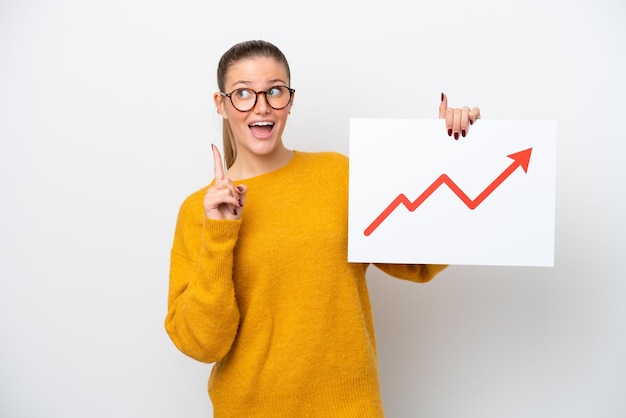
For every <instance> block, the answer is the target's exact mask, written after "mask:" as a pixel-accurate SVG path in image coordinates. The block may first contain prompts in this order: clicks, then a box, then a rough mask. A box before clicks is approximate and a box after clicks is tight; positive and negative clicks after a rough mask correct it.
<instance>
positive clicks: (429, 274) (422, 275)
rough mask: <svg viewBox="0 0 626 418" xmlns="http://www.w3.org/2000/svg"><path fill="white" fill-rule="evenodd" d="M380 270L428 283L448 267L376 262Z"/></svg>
mask: <svg viewBox="0 0 626 418" xmlns="http://www.w3.org/2000/svg"><path fill="white" fill-rule="evenodd" d="M375 266H376V267H378V268H379V269H380V270H382V271H384V272H385V273H387V274H389V275H390V276H393V277H396V278H398V279H402V280H410V281H412V282H417V283H426V282H428V281H430V280H432V279H433V277H435V276H436V275H437V274H438V273H439V272H440V271H442V270H444V269H445V268H446V267H448V266H447V265H445V264H375Z"/></svg>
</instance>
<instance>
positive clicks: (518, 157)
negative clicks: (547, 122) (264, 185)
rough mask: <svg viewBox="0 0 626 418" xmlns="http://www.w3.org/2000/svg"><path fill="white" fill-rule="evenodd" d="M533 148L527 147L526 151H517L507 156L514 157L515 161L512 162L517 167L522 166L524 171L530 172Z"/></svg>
mask: <svg viewBox="0 0 626 418" xmlns="http://www.w3.org/2000/svg"><path fill="white" fill-rule="evenodd" d="M532 150H533V149H532V148H528V149H525V150H524V151H520V152H516V153H514V154H511V155H507V157H509V158H512V159H513V160H514V161H515V162H514V163H513V164H512V165H514V166H516V167H522V169H523V170H524V173H527V172H528V163H529V162H530V153H531V152H532Z"/></svg>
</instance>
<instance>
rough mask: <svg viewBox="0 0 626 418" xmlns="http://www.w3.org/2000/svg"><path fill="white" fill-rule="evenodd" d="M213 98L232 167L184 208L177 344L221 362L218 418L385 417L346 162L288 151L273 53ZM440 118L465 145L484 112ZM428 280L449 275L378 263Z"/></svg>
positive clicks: (235, 74)
mask: <svg viewBox="0 0 626 418" xmlns="http://www.w3.org/2000/svg"><path fill="white" fill-rule="evenodd" d="M217 79H218V86H219V89H220V91H219V92H217V93H215V95H214V100H215V105H216V106H217V112H218V113H220V114H221V115H222V118H223V123H224V152H225V161H226V168H227V170H228V171H227V172H225V171H224V168H223V165H222V160H221V156H220V153H219V151H218V150H217V148H216V147H215V146H213V155H214V159H215V180H214V182H212V183H211V184H210V185H209V186H208V187H205V188H203V189H202V190H199V191H197V192H195V193H193V194H192V195H191V196H189V197H188V198H187V199H186V200H185V202H184V203H183V204H182V206H181V208H180V213H179V217H178V222H177V227H176V232H175V237H174V244H173V248H172V253H171V272H170V290H169V298H168V314H167V318H166V321H165V327H166V329H167V332H168V334H169V335H170V338H171V339H172V341H173V342H174V344H175V345H176V346H177V347H178V349H180V350H181V351H182V352H183V353H185V354H186V355H188V356H190V357H192V358H194V359H196V360H199V361H202V362H207V363H211V362H215V365H214V367H213V370H212V373H211V378H210V381H209V394H210V396H211V399H212V402H213V406H214V416H215V417H217V418H222V417H237V418H241V417H264V418H265V417H289V418H294V417H355V418H356V417H358V418H364V417H382V416H383V415H384V414H383V408H382V402H381V398H380V391H379V383H378V370H377V361H376V342H375V336H374V329H373V320H372V312H371V307H370V302H369V297H368V292H367V287H366V281H365V273H366V270H367V268H368V264H356V263H348V262H347V236H348V159H347V158H346V157H345V156H343V155H340V154H337V153H332V152H325V153H305V152H300V151H293V150H290V149H288V148H286V147H285V145H284V144H283V141H282V133H283V130H284V128H285V125H286V123H287V118H288V116H289V113H290V110H291V107H292V106H293V99H294V95H295V90H293V89H291V88H290V72H289V65H288V63H287V60H286V59H285V57H284V55H283V54H282V53H281V51H280V50H279V49H278V48H276V47H275V46H274V45H272V44H270V43H268V42H264V41H250V42H243V43H240V44H237V45H235V46H233V47H232V48H231V49H229V50H228V51H227V52H226V53H225V54H224V55H223V56H222V58H221V60H220V63H219V66H218V70H217ZM439 115H440V117H441V118H443V117H445V118H446V129H448V134H449V135H450V136H452V135H453V134H454V137H455V138H457V139H458V137H459V134H460V135H461V136H465V134H466V132H467V127H468V124H470V123H473V122H474V121H475V120H476V119H478V118H479V117H480V112H479V109H477V108H474V109H472V110H470V109H468V108H464V109H447V100H446V97H445V95H443V94H442V101H441V105H440V110H439ZM377 267H378V268H380V269H381V270H383V271H384V272H386V273H388V274H390V275H392V276H395V277H398V278H400V279H406V280H411V281H414V282H426V281H428V280H430V279H432V278H433V277H434V276H435V275H436V274H437V273H438V272H439V271H441V270H443V269H444V268H445V266H440V265H388V264H387V265H377Z"/></svg>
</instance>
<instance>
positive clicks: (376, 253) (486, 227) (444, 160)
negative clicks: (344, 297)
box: [348, 119, 556, 266]
mask: <svg viewBox="0 0 626 418" xmlns="http://www.w3.org/2000/svg"><path fill="white" fill-rule="evenodd" d="M555 164H556V121H504V120H479V121H477V123H476V124H474V125H473V126H471V127H470V129H469V132H468V135H467V137H465V138H462V137H461V138H459V139H458V140H454V139H453V138H451V137H449V136H448V135H447V133H446V132H445V127H444V121H443V120H440V119H433V120H421V119H419V120H418V119H352V120H351V121H350V197H349V205H350V208H349V243H348V260H349V261H350V262H382V263H429V264H431V263H432V264H464V265H506V266H553V265H554V214H555V207H554V202H555V174H556V169H555Z"/></svg>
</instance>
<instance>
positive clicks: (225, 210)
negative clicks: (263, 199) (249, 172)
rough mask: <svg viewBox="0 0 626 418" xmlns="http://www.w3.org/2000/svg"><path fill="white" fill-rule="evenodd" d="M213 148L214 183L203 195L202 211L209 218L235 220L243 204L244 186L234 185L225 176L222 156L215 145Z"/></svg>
mask: <svg viewBox="0 0 626 418" xmlns="http://www.w3.org/2000/svg"><path fill="white" fill-rule="evenodd" d="M211 147H212V149H213V160H214V164H213V167H214V171H215V184H214V185H213V187H209V189H208V190H207V191H206V194H205V195H204V213H205V215H206V217H207V218H209V219H216V220H223V219H231V220H237V219H239V218H241V213H242V211H243V204H244V201H245V199H246V186H244V185H243V184H240V185H239V186H237V187H235V186H234V185H233V182H232V181H231V180H230V179H229V178H226V177H225V173H224V166H223V165H222V156H221V154H220V152H219V150H218V149H217V147H216V146H215V145H211Z"/></svg>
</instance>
